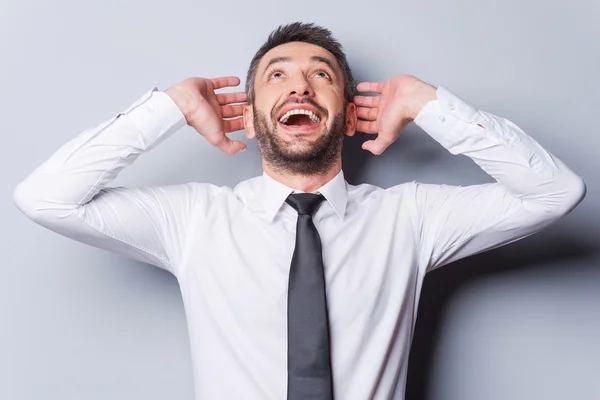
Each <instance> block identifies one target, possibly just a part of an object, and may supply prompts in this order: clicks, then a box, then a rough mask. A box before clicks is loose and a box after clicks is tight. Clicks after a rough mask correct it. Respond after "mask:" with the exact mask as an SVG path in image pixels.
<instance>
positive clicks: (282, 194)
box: [262, 169, 348, 222]
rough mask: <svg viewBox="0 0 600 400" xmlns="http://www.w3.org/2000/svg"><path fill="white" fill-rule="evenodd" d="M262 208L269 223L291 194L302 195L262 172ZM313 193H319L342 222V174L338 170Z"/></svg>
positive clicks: (344, 197) (345, 193) (344, 201)
mask: <svg viewBox="0 0 600 400" xmlns="http://www.w3.org/2000/svg"><path fill="white" fill-rule="evenodd" d="M262 178H263V188H264V190H263V192H262V195H263V196H264V197H263V199H262V200H263V206H264V208H265V213H266V216H267V219H268V220H269V222H270V221H272V220H273V218H275V215H277V212H278V211H279V210H280V209H281V207H282V206H283V204H284V203H285V200H286V199H287V198H288V196H289V195H290V194H291V193H293V192H299V193H303V192H302V191H301V190H295V189H293V188H290V187H288V186H286V185H284V184H283V183H281V182H279V181H277V180H275V179H274V178H272V177H270V176H269V175H267V173H266V172H265V171H264V170H263V173H262ZM315 193H321V194H322V195H323V196H324V197H325V199H326V200H327V202H328V203H329V204H330V205H331V207H332V208H333V209H334V211H335V213H336V214H337V215H338V217H339V218H340V219H341V220H343V219H344V214H345V212H346V204H347V202H348V189H347V187H346V180H345V179H344V172H343V171H342V170H341V169H340V172H338V174H337V175H336V176H335V177H334V178H333V179H332V180H330V181H329V182H327V183H326V184H325V185H323V186H321V187H320V188H319V189H317V190H316V191H315Z"/></svg>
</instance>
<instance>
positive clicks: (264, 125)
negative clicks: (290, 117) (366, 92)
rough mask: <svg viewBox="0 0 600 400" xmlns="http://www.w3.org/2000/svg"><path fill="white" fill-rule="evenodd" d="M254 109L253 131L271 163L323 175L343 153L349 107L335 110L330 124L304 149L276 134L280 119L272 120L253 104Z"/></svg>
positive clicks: (291, 170)
mask: <svg viewBox="0 0 600 400" xmlns="http://www.w3.org/2000/svg"><path fill="white" fill-rule="evenodd" d="M252 111H253V113H254V131H255V132H256V139H257V141H258V147H259V150H260V152H261V153H262V156H263V159H264V160H265V161H267V162H268V163H269V164H270V166H271V167H272V168H273V169H275V170H277V171H279V172H281V173H286V174H291V175H303V176H311V175H323V174H325V173H327V172H328V171H329V170H330V169H331V168H332V167H333V166H334V164H335V163H336V161H337V159H338V157H340V155H341V151H342V146H343V142H344V130H345V124H346V107H342V110H341V111H340V112H338V113H337V114H335V116H334V118H333V123H332V125H331V128H330V129H329V130H327V131H326V132H325V133H323V134H322V135H321V136H319V137H318V139H316V140H315V141H314V142H312V143H310V144H307V145H306V146H304V148H302V149H293V148H292V147H296V145H295V144H294V143H291V142H290V143H288V142H286V141H285V140H283V139H282V138H281V137H279V136H277V123H274V124H269V120H268V119H267V117H266V115H265V114H264V113H262V112H260V111H259V110H257V109H256V107H255V106H254V105H252Z"/></svg>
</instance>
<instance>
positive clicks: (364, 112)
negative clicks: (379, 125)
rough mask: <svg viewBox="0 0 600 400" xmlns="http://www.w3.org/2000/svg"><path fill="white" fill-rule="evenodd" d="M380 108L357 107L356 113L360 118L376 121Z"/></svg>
mask: <svg viewBox="0 0 600 400" xmlns="http://www.w3.org/2000/svg"><path fill="white" fill-rule="evenodd" d="M378 112H379V109H378V108H369V107H356V115H357V116H358V118H362V119H366V120H369V121H375V120H376V119H377V113H378Z"/></svg>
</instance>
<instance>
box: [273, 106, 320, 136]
mask: <svg viewBox="0 0 600 400" xmlns="http://www.w3.org/2000/svg"><path fill="white" fill-rule="evenodd" d="M286 108H287V110H285V109H284V110H282V114H281V115H280V116H279V118H278V120H277V121H278V122H279V124H281V125H283V126H284V128H286V130H293V131H303V132H306V131H311V130H313V129H315V128H317V127H318V126H319V125H320V124H321V120H322V119H321V115H320V113H319V112H318V111H317V110H315V109H312V107H310V109H309V107H294V108H289V107H286Z"/></svg>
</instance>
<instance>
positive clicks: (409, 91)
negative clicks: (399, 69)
mask: <svg viewBox="0 0 600 400" xmlns="http://www.w3.org/2000/svg"><path fill="white" fill-rule="evenodd" d="M356 89H357V90H358V91H359V92H373V93H377V94H379V96H354V104H355V105H356V113H357V116H358V118H359V121H358V124H357V126H356V130H357V131H360V132H364V133H372V134H379V135H378V136H377V138H376V139H374V140H367V141H366V142H364V143H363V145H362V148H363V149H365V150H368V151H370V152H371V153H373V154H375V155H380V154H381V153H383V152H384V151H385V149H387V148H388V146H389V145H391V144H392V143H394V142H395V141H396V139H398V136H400V133H401V132H402V130H403V129H404V128H405V127H406V125H408V124H409V123H410V122H411V121H413V120H414V119H415V118H416V117H417V115H418V114H419V112H420V111H421V110H422V109H423V107H424V106H425V104H427V103H428V102H429V101H430V100H436V99H437V95H436V88H435V87H433V86H431V85H429V84H427V83H425V82H423V81H422V80H420V79H418V78H415V77H414V76H411V75H397V76H394V77H393V78H390V79H388V80H387V81H385V82H361V83H359V84H358V85H357V87H356Z"/></svg>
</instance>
